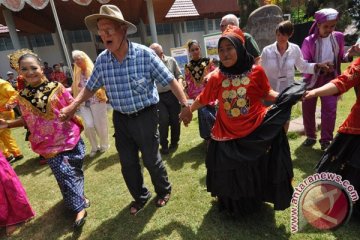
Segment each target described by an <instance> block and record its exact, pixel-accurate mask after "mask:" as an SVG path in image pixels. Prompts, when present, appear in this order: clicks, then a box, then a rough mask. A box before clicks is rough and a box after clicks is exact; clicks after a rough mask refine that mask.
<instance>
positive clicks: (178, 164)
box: [163, 143, 206, 171]
mask: <svg viewBox="0 0 360 240" xmlns="http://www.w3.org/2000/svg"><path fill="white" fill-rule="evenodd" d="M205 157H206V153H205V145H204V143H200V144H198V145H197V146H194V147H192V148H190V149H189V150H188V151H184V152H179V153H177V152H174V153H170V155H169V156H163V160H164V161H166V163H167V165H168V166H169V167H170V168H171V170H174V171H176V170H179V169H181V168H183V167H184V164H185V163H188V162H192V163H193V165H192V166H191V167H192V168H193V169H198V168H199V166H200V165H202V164H205Z"/></svg>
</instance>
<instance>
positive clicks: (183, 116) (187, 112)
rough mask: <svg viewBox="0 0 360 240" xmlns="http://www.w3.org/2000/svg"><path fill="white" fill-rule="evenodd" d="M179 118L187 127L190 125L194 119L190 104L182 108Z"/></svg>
mask: <svg viewBox="0 0 360 240" xmlns="http://www.w3.org/2000/svg"><path fill="white" fill-rule="evenodd" d="M179 119H180V122H181V121H182V122H183V123H184V125H185V127H187V126H188V125H189V123H190V122H191V120H192V112H191V109H190V106H187V107H184V108H183V109H181V112H180V114H179Z"/></svg>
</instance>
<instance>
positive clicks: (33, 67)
mask: <svg viewBox="0 0 360 240" xmlns="http://www.w3.org/2000/svg"><path fill="white" fill-rule="evenodd" d="M18 64H19V74H21V75H22V76H24V78H25V80H26V82H27V86H26V87H25V88H24V89H23V90H22V91H20V92H19V95H18V99H17V101H18V105H19V106H20V110H21V113H22V117H21V118H18V119H16V120H3V119H0V128H13V127H19V126H24V125H26V127H27V128H28V130H29V132H30V135H29V142H30V144H31V148H32V150H33V151H34V152H36V153H38V154H40V155H41V156H44V157H45V158H47V160H48V164H49V166H50V168H51V170H52V172H53V174H54V176H55V178H56V181H57V183H58V185H59V187H60V191H61V193H62V195H63V198H64V203H65V205H66V207H67V208H68V209H69V210H71V211H73V212H74V214H75V215H76V216H75V222H74V227H75V228H77V227H81V226H82V225H83V224H84V223H85V218H86V216H87V213H86V210H85V208H87V207H89V200H88V199H86V197H85V194H84V173H83V170H82V165H83V160H84V156H85V144H84V142H83V140H82V139H81V137H80V134H81V131H82V129H83V126H82V123H81V121H80V119H79V118H78V117H73V118H72V119H70V120H69V121H65V122H63V121H61V120H60V118H59V115H60V110H61V109H62V108H63V107H65V106H68V105H69V104H70V103H71V102H72V101H73V98H72V96H71V94H70V93H69V92H68V91H67V90H66V89H65V87H64V86H63V85H62V84H61V83H59V82H49V80H48V79H47V78H46V76H45V74H44V72H43V70H42V66H41V61H40V59H39V57H38V56H37V55H36V54H34V53H25V54H23V55H21V54H20V55H19V60H18Z"/></svg>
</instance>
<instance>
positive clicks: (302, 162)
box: [293, 145, 323, 178]
mask: <svg viewBox="0 0 360 240" xmlns="http://www.w3.org/2000/svg"><path fill="white" fill-rule="evenodd" d="M322 154H323V151H321V150H319V149H314V148H311V147H304V146H302V145H300V146H299V147H298V148H296V149H295V151H294V155H295V158H293V165H294V168H296V169H299V170H301V171H302V172H304V174H303V176H302V178H306V177H308V176H309V175H312V174H314V173H315V166H316V164H317V163H318V162H319V160H320V158H321V156H322Z"/></svg>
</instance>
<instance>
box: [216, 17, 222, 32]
mask: <svg viewBox="0 0 360 240" xmlns="http://www.w3.org/2000/svg"><path fill="white" fill-rule="evenodd" d="M220 22H221V18H218V19H215V30H219V31H220Z"/></svg>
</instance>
